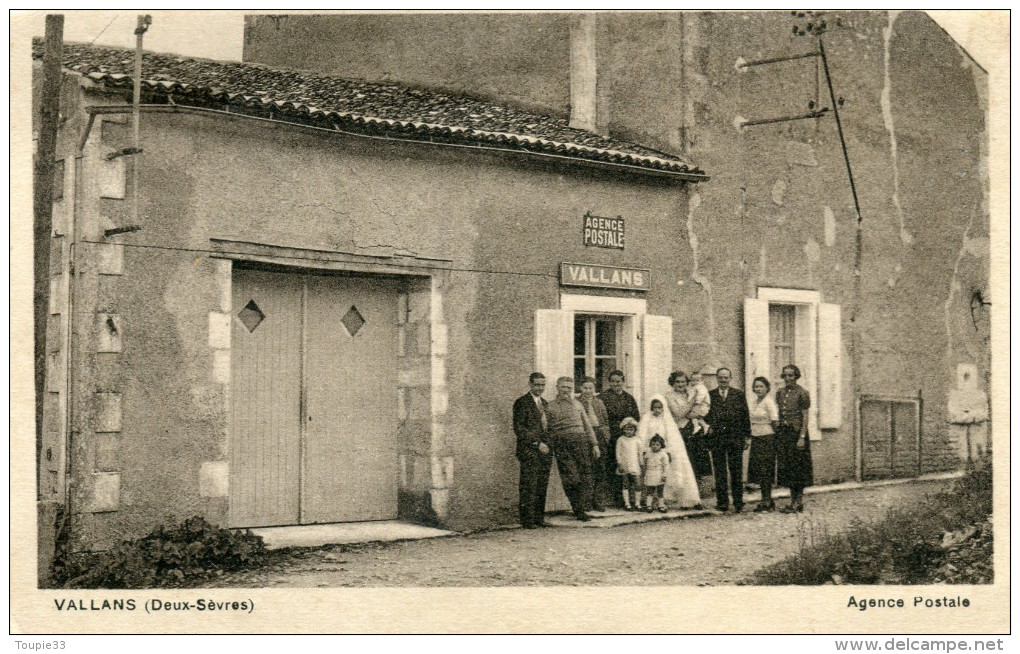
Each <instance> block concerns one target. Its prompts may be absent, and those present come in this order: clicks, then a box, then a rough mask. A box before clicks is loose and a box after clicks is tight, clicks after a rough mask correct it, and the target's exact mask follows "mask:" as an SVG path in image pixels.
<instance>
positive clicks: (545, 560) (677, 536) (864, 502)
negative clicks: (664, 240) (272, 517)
mask: <svg viewBox="0 0 1020 654" xmlns="http://www.w3.org/2000/svg"><path fill="white" fill-rule="evenodd" d="M950 484H951V482H949V481H927V482H912V483H907V484H900V485H894V486H884V487H878V488H866V489H859V490H851V491H840V492H833V493H820V494H817V495H808V496H807V502H806V505H807V510H806V511H805V513H803V514H782V513H763V514H756V513H741V514H737V515H735V514H733V513H728V514H718V515H712V516H710V517H702V518H695V519H689V520H667V521H662V522H653V523H645V524H632V525H621V526H617V527H611V528H605V529H573V528H565V527H559V528H550V529H536V530H532V531H524V530H521V529H508V530H496V531H489V532H483V533H477V534H471V535H466V536H456V537H451V538H440V539H433V540H421V541H411V542H400V543H387V544H368V545H358V546H333V547H323V548H320V549H315V550H292V551H287V552H280V553H276V554H275V555H274V559H273V562H272V564H271V565H269V566H267V567H265V568H261V569H259V570H253V571H246V572H243V573H237V574H232V575H228V576H224V577H221V578H220V579H218V580H217V581H216V582H214V583H211V584H209V586H216V587H224V586H226V587H269V588H283V587H294V588H314V587H345V586H550V585H552V586H555V585H567V586H591V585H611V586H642V585H670V586H674V585H676V586H681V585H689V586H698V585H701V586H715V585H727V584H735V583H736V582H738V581H740V580H742V579H744V578H746V577H747V576H748V575H749V574H751V573H752V572H754V571H755V570H757V569H759V568H762V567H765V566H767V565H769V564H770V563H773V562H775V561H779V560H780V559H783V558H785V557H786V556H788V555H790V554H793V553H795V552H796V551H797V550H798V548H799V547H800V545H801V543H803V542H811V540H812V539H818V538H819V537H821V536H823V535H825V534H833V533H836V532H839V531H841V530H843V529H845V528H846V527H847V526H849V525H850V524H851V523H852V522H853V521H854V520H855V519H859V520H863V521H872V520H875V519H878V518H881V517H883V516H884V515H885V514H886V511H887V510H888V509H889V508H890V507H905V506H910V505H911V504H912V503H914V502H917V501H919V500H921V499H923V498H924V497H925V495H928V494H933V493H936V492H938V491H940V490H943V489H945V488H948V487H949V485H950Z"/></svg>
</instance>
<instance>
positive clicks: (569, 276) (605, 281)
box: [560, 262, 652, 291]
mask: <svg viewBox="0 0 1020 654" xmlns="http://www.w3.org/2000/svg"><path fill="white" fill-rule="evenodd" d="M650 273H651V271H649V270H648V269H647V268H620V267H617V266H599V265H594V264H589V263H567V262H563V263H561V264H560V285H561V286H587V287H590V288H618V289H623V290H627V291H647V290H648V289H649V287H650V286H651V281H652V278H651V274H650Z"/></svg>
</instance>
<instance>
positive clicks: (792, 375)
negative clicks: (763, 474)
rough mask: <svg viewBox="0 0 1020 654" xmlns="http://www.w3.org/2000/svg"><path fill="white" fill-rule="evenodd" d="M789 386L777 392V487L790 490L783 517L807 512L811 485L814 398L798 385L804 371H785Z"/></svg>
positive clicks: (790, 367)
mask: <svg viewBox="0 0 1020 654" xmlns="http://www.w3.org/2000/svg"><path fill="white" fill-rule="evenodd" d="M782 377H783V381H784V382H785V383H786V386H784V387H782V388H780V389H779V390H777V391H776V405H777V406H778V408H779V428H778V429H777V430H776V437H775V438H776V454H777V459H778V461H777V475H776V477H777V479H776V481H777V483H778V485H780V486H787V487H789V489H790V505H789V506H787V507H784V508H782V509H780V510H781V511H782V512H783V513H793V512H794V511H797V512H800V511H803V510H804V489H805V488H806V487H808V486H810V485H811V483H812V478H813V476H814V472H813V470H812V465H811V440H810V438H809V437H808V431H807V429H808V409H809V408H810V407H811V397H810V396H809V395H808V392H807V391H806V390H804V389H803V388H802V387H801V386H800V385H799V384H798V383H797V380H798V379H800V368H798V367H797V366H794V365H789V366H784V367H783V374H782Z"/></svg>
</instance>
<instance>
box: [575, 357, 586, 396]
mask: <svg viewBox="0 0 1020 654" xmlns="http://www.w3.org/2000/svg"><path fill="white" fill-rule="evenodd" d="M586 376H587V375H586V373H585V370H584V357H574V381H575V382H576V384H575V387H574V390H577V387H578V386H580V385H581V383H580V382H581V380H582V379H584V378H585V377H586Z"/></svg>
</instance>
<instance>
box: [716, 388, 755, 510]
mask: <svg viewBox="0 0 1020 654" xmlns="http://www.w3.org/2000/svg"><path fill="white" fill-rule="evenodd" d="M731 377H732V373H731V372H730V370H729V368H719V370H717V371H716V373H715V379H716V382H718V384H719V385H718V387H716V388H715V389H713V390H712V391H711V392H710V393H709V397H710V399H711V406H710V408H709V410H708V415H707V416H705V422H707V423H708V424H709V427H710V431H709V433H708V436H707V437H706V439H705V440H706V444H707V445H708V449H709V452H711V454H712V468H713V469H714V472H715V499H716V503H715V508H716V510H718V511H726V510H727V509H728V508H729V504H730V502H729V497H728V495H727V490H728V491H729V493H730V494H732V495H733V510H734V511H736V512H737V513H739V512H740V511H741V509H743V508H744V450H745V449H747V447H749V446H750V444H751V415H750V411H749V410H748V408H747V400H746V399H745V398H744V394H743V392H741V391H739V390H737V389H735V388H730V378H731ZM727 477H729V479H727ZM727 481H728V482H729V483H727ZM727 486H728V487H729V488H727Z"/></svg>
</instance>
